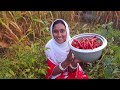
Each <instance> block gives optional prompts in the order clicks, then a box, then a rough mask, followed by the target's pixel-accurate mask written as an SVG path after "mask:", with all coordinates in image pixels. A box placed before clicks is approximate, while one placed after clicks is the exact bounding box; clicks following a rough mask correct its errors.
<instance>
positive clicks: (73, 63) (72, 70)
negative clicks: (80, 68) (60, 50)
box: [69, 61, 77, 72]
mask: <svg viewBox="0 0 120 90" xmlns="http://www.w3.org/2000/svg"><path fill="white" fill-rule="evenodd" d="M71 66H72V67H74V68H75V69H73V68H71V67H70V66H69V72H74V71H76V69H77V62H75V61H73V62H71Z"/></svg>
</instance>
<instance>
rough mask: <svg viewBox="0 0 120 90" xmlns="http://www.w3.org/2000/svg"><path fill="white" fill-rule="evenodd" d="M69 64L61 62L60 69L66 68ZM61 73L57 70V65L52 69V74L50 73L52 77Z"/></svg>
mask: <svg viewBox="0 0 120 90" xmlns="http://www.w3.org/2000/svg"><path fill="white" fill-rule="evenodd" d="M69 64H70V62H69V61H63V62H62V63H61V67H62V68H64V69H65V68H67V66H68V65H69ZM62 72H63V71H62V70H61V69H60V68H59V65H57V66H56V67H55V68H54V71H53V73H52V75H53V76H55V75H58V74H60V73H62Z"/></svg>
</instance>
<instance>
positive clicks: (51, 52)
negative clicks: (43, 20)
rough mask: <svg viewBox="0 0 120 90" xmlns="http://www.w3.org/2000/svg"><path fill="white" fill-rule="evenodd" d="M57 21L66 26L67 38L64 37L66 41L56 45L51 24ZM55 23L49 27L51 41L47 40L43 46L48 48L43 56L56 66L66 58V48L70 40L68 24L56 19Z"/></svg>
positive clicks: (67, 50) (67, 49) (67, 48)
mask: <svg viewBox="0 0 120 90" xmlns="http://www.w3.org/2000/svg"><path fill="white" fill-rule="evenodd" d="M57 20H62V21H63V22H64V24H65V26H66V31H67V37H66V41H65V42H64V43H62V44H59V43H57V42H56V41H55V39H54V37H53V34H52V30H53V24H54V22H55V21H57ZM55 21H54V22H53V23H52V24H51V27H50V32H51V36H52V39H51V40H49V41H48V43H47V44H46V46H45V48H48V49H47V50H46V51H45V54H46V56H47V58H48V59H49V60H50V61H51V62H52V63H54V64H56V65H58V64H59V63H61V62H63V61H64V60H65V59H66V58H67V55H68V53H69V50H70V48H69V46H68V40H69V39H70V32H69V28H68V24H67V23H66V22H65V21H64V20H63V19H56V20H55Z"/></svg>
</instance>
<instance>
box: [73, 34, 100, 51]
mask: <svg viewBox="0 0 120 90" xmlns="http://www.w3.org/2000/svg"><path fill="white" fill-rule="evenodd" d="M71 45H72V46H73V47H75V48H78V49H94V48H97V47H99V46H101V45H102V42H101V41H100V40H99V39H98V38H97V37H96V36H94V37H92V36H89V37H82V38H81V39H80V40H77V39H74V40H73V41H72V44H71Z"/></svg>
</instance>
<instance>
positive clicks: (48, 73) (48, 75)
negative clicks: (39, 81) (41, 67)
mask: <svg viewBox="0 0 120 90" xmlns="http://www.w3.org/2000/svg"><path fill="white" fill-rule="evenodd" d="M47 64H48V68H47V75H46V79H50V77H51V76H52V72H53V70H54V68H55V66H56V65H55V64H53V63H52V62H51V61H50V60H49V59H48V60H47Z"/></svg>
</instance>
